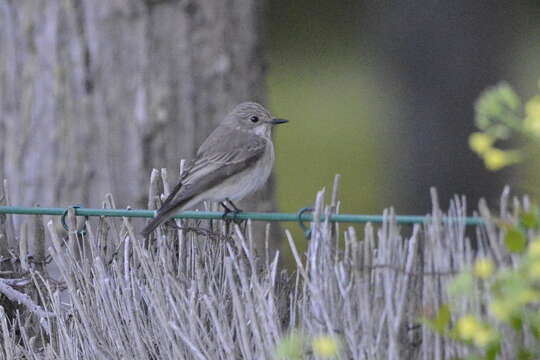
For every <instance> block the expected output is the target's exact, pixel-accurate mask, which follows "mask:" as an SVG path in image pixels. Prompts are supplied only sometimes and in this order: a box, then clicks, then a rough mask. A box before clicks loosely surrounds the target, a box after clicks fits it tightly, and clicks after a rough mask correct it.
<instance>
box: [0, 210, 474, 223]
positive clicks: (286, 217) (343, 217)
mask: <svg viewBox="0 0 540 360" xmlns="http://www.w3.org/2000/svg"><path fill="white" fill-rule="evenodd" d="M69 208H71V207H69ZM69 208H45V207H23V206H0V214H16V215H57V216H63V215H66V214H67V211H68V209H69ZM72 208H74V210H75V214H76V215H77V216H106V217H129V218H153V217H154V216H155V214H156V211H155V210H144V209H92V208H83V207H77V206H73V207H72ZM309 211H310V209H309V208H303V209H301V210H299V211H298V212H297V213H281V212H273V213H262V212H240V213H236V214H235V213H228V214H225V213H223V212H219V211H183V212H180V213H178V214H176V215H175V216H174V218H176V219H195V220H221V219H227V220H252V221H268V222H271V221H279V222H304V221H306V222H311V221H314V217H313V214H311V213H310V212H309ZM326 218H328V221H330V222H338V223H368V222H372V223H383V222H384V221H385V220H387V216H383V215H366V214H330V215H328V216H325V215H321V218H320V220H321V221H324V220H326ZM394 219H395V221H396V223H398V224H425V223H428V222H430V220H431V216H422V215H396V216H394ZM442 220H443V221H444V222H458V221H459V222H464V223H465V224H466V225H482V224H483V223H484V220H483V219H482V218H481V217H477V216H469V217H465V218H460V217H445V218H443V219H442Z"/></svg>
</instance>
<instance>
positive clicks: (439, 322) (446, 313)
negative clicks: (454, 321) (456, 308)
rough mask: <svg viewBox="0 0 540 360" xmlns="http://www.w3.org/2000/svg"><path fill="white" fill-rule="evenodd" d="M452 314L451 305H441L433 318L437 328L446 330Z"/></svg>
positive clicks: (440, 330)
mask: <svg viewBox="0 0 540 360" xmlns="http://www.w3.org/2000/svg"><path fill="white" fill-rule="evenodd" d="M450 315H451V313H450V306H449V305H448V304H443V305H441V307H440V309H439V312H438V313H437V316H436V317H435V319H433V326H434V327H435V329H437V330H438V331H439V332H441V333H443V332H445V331H446V329H447V328H448V325H449V324H450Z"/></svg>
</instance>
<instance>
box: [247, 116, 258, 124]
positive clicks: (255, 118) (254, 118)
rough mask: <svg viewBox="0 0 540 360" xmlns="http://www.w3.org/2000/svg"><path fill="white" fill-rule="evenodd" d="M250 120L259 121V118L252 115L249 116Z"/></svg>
mask: <svg viewBox="0 0 540 360" xmlns="http://www.w3.org/2000/svg"><path fill="white" fill-rule="evenodd" d="M249 120H251V122H252V123H256V122H259V118H258V117H257V116H252V117H250V118H249Z"/></svg>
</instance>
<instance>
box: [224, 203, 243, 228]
mask: <svg viewBox="0 0 540 360" xmlns="http://www.w3.org/2000/svg"><path fill="white" fill-rule="evenodd" d="M219 204H220V205H221V206H222V207H223V210H224V212H223V215H222V216H221V219H222V220H224V221H231V220H232V221H233V222H234V223H235V224H237V225H239V224H241V223H242V221H243V220H242V219H238V218H237V217H236V215H238V214H240V213H241V212H242V210H241V209H239V208H238V207H237V206H236V205H235V204H234V203H233V202H232V201H231V199H229V198H227V199H225V200H224V201H222V202H220V203H219ZM227 204H228V205H229V206H230V207H229V206H227ZM231 208H232V209H231ZM231 213H232V214H233V217H232V219H231V218H229V214H231Z"/></svg>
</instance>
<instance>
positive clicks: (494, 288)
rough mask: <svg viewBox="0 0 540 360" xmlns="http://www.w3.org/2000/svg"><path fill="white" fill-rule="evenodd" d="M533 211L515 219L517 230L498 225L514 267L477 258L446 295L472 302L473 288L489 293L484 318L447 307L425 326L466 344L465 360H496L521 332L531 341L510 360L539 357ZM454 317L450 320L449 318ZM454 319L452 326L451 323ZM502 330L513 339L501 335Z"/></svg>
mask: <svg viewBox="0 0 540 360" xmlns="http://www.w3.org/2000/svg"><path fill="white" fill-rule="evenodd" d="M538 219H539V217H538V210H537V209H535V210H533V211H531V212H527V213H523V214H521V215H520V223H519V225H509V224H506V223H501V224H500V225H499V226H500V227H501V228H503V229H505V230H506V232H505V239H504V240H505V245H506V247H507V249H508V251H509V252H511V253H515V254H517V256H518V261H517V263H516V264H515V265H514V266H513V267H510V266H499V267H498V268H497V266H496V264H495V263H494V262H493V261H492V260H491V259H489V258H479V259H477V260H476V262H475V263H474V264H473V266H472V268H471V269H469V270H468V271H464V272H462V273H461V274H459V275H458V276H457V277H456V278H455V280H454V281H453V283H452V285H451V286H450V287H449V289H448V292H449V294H450V295H451V296H454V297H463V296H469V297H474V296H476V294H475V287H476V285H480V286H484V287H485V288H486V289H488V294H489V296H488V300H487V301H486V304H485V305H486V309H487V311H486V312H485V313H475V314H472V313H465V314H459V310H458V309H453V308H452V307H451V306H450V305H448V304H446V305H444V306H442V307H441V308H440V309H439V311H438V313H437V314H436V315H435V316H434V317H432V318H428V319H424V321H425V322H426V323H427V324H428V325H429V326H430V327H431V328H432V329H433V330H434V331H435V332H438V333H439V334H442V335H444V336H446V337H449V338H451V339H453V340H455V341H459V342H462V343H465V344H469V345H470V346H471V347H472V348H473V349H475V352H476V355H474V356H472V357H470V359H496V358H497V355H499V354H500V352H501V346H502V345H503V342H505V341H518V340H517V339H520V338H522V336H523V332H528V333H530V334H531V335H532V338H533V339H534V342H533V343H531V342H523V343H522V344H521V345H520V346H516V347H514V348H516V349H518V350H517V353H516V354H514V357H513V358H515V359H538V358H540V236H538V235H536V236H535V237H534V238H533V240H532V241H530V242H528V241H527V238H528V235H530V234H531V233H537V232H538V230H539V221H538ZM453 312H455V314H454V317H452V315H453V314H452V313H453ZM452 318H454V321H452V320H451V319H452ZM502 329H507V330H506V331H511V332H514V335H516V336H505V334H506V335H507V334H508V333H503V330H502Z"/></svg>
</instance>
